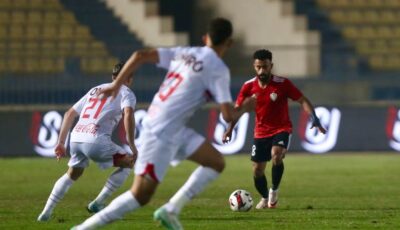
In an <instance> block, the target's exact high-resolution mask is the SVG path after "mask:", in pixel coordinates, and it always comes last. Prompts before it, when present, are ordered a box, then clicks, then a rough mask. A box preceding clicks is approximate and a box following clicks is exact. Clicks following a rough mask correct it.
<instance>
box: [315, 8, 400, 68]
mask: <svg viewBox="0 0 400 230" xmlns="http://www.w3.org/2000/svg"><path fill="white" fill-rule="evenodd" d="M317 4H318V6H319V7H320V8H321V9H322V10H324V11H325V12H326V15H327V16H328V18H329V20H330V21H331V22H332V23H333V24H334V25H336V27H337V28H338V29H339V30H340V31H341V34H342V35H343V37H344V39H345V40H346V41H347V42H348V43H349V44H351V45H352V46H354V48H355V51H356V53H357V54H358V55H359V56H360V58H361V59H365V60H366V62H367V63H368V65H369V67H370V68H371V69H372V70H387V71H393V70H397V71H398V70H400V53H399V47H398V42H397V41H398V39H399V38H400V20H399V19H400V13H399V9H400V1H399V0H364V1H360V0H353V1H350V0H339V1H328V0H317Z"/></svg>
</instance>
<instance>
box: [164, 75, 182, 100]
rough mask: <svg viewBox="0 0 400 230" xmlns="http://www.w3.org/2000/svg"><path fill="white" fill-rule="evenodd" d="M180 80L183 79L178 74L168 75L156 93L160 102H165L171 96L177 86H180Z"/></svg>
mask: <svg viewBox="0 0 400 230" xmlns="http://www.w3.org/2000/svg"><path fill="white" fill-rule="evenodd" d="M182 80H183V77H182V76H181V75H180V74H179V73H173V72H171V73H168V75H167V77H166V78H165V80H164V82H163V83H162V85H161V87H160V90H159V92H158V96H159V97H160V99H161V101H165V100H167V98H168V97H169V96H171V94H172V93H173V92H174V91H175V90H176V88H177V87H178V86H179V84H181V82H182Z"/></svg>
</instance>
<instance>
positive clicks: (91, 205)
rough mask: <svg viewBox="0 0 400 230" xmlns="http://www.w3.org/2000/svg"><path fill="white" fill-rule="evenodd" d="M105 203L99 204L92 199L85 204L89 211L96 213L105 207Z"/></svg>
mask: <svg viewBox="0 0 400 230" xmlns="http://www.w3.org/2000/svg"><path fill="white" fill-rule="evenodd" d="M105 207H106V205H105V204H99V203H97V202H96V201H92V202H90V203H89V204H88V206H87V208H86V209H87V210H88V212H90V213H97V212H100V210H102V209H103V208H105Z"/></svg>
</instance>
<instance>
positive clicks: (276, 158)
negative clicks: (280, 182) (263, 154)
mask: <svg viewBox="0 0 400 230" xmlns="http://www.w3.org/2000/svg"><path fill="white" fill-rule="evenodd" d="M282 156H283V154H275V155H273V156H272V164H273V165H280V164H282V162H283V157H282Z"/></svg>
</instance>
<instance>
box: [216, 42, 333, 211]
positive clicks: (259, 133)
mask: <svg viewBox="0 0 400 230" xmlns="http://www.w3.org/2000/svg"><path fill="white" fill-rule="evenodd" d="M253 58H254V63H253V65H254V69H255V71H256V77H254V78H253V79H251V80H249V81H246V82H245V83H244V85H243V86H242V88H241V90H240V92H239V95H238V97H237V100H236V107H240V106H241V105H242V103H243V100H244V99H245V98H246V97H249V96H253V97H256V98H257V104H256V108H255V112H256V120H255V129H254V143H253V147H252V152H251V160H252V161H253V175H254V184H255V187H256V189H257V191H258V192H259V193H260V195H261V196H262V198H261V201H260V202H259V203H258V204H257V206H256V208H257V209H263V208H267V207H268V208H275V207H276V205H277V202H278V194H277V191H278V187H279V184H280V182H281V179H282V175H283V170H284V166H283V158H284V157H285V153H286V152H287V149H288V146H289V140H290V135H291V133H292V123H291V121H290V118H289V109H288V99H289V98H290V99H292V100H293V101H296V102H298V103H299V104H300V105H301V107H302V108H303V109H304V110H305V111H306V112H307V113H308V114H310V116H311V118H312V128H314V127H315V128H317V129H318V130H319V131H320V132H322V133H325V132H326V130H325V129H324V128H323V127H322V126H321V123H320V121H319V119H318V117H317V116H316V114H315V111H314V107H313V106H312V104H311V103H310V101H309V100H308V99H307V98H306V97H305V96H304V95H303V94H302V93H301V92H300V90H299V89H297V88H296V86H294V85H293V83H292V82H291V81H290V80H288V79H287V78H284V77H279V76H276V75H274V74H272V73H271V70H272V67H273V63H272V53H271V52H270V51H269V50H265V49H262V50H257V51H256V52H255V53H254V56H253ZM236 122H237V120H235V121H233V122H231V123H230V125H229V127H228V129H227V130H226V132H225V133H224V136H223V142H224V143H227V142H228V141H229V140H230V139H231V136H232V130H233V128H234V126H235V124H236ZM271 159H272V187H271V189H270V190H269V192H268V185H267V179H266V177H265V174H264V171H265V168H266V166H267V162H268V161H270V160H271Z"/></svg>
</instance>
